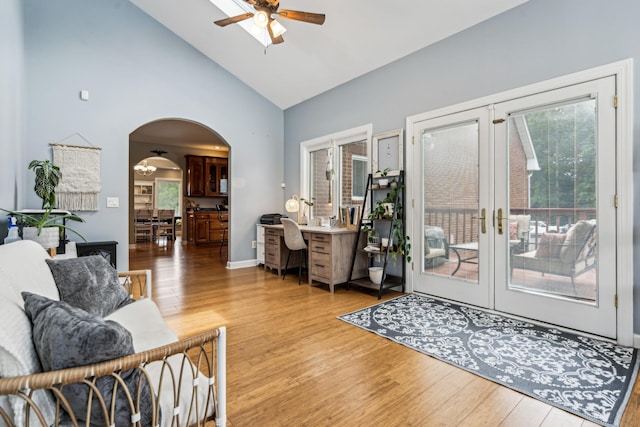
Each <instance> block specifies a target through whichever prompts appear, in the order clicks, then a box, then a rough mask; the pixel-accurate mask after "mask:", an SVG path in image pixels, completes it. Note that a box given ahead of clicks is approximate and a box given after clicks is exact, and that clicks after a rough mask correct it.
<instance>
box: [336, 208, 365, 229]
mask: <svg viewBox="0 0 640 427" xmlns="http://www.w3.org/2000/svg"><path fill="white" fill-rule="evenodd" d="M360 209H361V208H360V206H359V205H354V206H341V207H340V215H339V221H340V223H339V226H340V227H342V228H346V229H347V230H357V229H358V225H359V221H360Z"/></svg>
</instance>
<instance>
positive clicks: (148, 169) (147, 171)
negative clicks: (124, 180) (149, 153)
mask: <svg viewBox="0 0 640 427" xmlns="http://www.w3.org/2000/svg"><path fill="white" fill-rule="evenodd" d="M156 169H157V168H156V167H155V166H151V165H148V164H147V161H146V160H143V161H141V162H140V163H138V164H137V165H135V166H134V167H133V170H134V171H136V173H137V174H138V175H142V176H149V175H151V174H152V173H154V172H155V171H156Z"/></svg>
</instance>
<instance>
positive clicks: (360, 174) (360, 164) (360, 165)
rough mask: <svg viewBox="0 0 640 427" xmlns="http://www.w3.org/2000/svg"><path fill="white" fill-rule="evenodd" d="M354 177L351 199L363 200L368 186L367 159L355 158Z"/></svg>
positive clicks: (352, 163) (353, 164)
mask: <svg viewBox="0 0 640 427" xmlns="http://www.w3.org/2000/svg"><path fill="white" fill-rule="evenodd" d="M351 165H352V170H353V176H352V177H351V198H352V200H361V199H363V198H364V192H365V190H366V188H365V187H366V185H367V158H366V157H362V156H353V159H352V162H351Z"/></svg>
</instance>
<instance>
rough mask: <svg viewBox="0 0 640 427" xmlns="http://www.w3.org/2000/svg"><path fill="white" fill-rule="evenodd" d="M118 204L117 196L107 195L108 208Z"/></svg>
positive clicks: (115, 206)
mask: <svg viewBox="0 0 640 427" xmlns="http://www.w3.org/2000/svg"><path fill="white" fill-rule="evenodd" d="M119 206H120V198H118V197H107V207H108V208H117V207H119Z"/></svg>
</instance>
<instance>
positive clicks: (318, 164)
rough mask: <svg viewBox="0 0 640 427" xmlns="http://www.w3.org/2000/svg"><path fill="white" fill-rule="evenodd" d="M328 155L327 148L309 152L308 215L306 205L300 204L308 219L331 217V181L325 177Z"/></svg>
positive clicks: (328, 150)
mask: <svg viewBox="0 0 640 427" xmlns="http://www.w3.org/2000/svg"><path fill="white" fill-rule="evenodd" d="M329 154H330V149H329V148H325V149H323V150H318V151H312V152H311V162H310V165H311V171H310V172H311V176H310V180H309V181H310V182H311V189H310V190H311V192H310V197H311V198H312V200H313V207H312V208H311V212H310V213H309V208H308V207H307V205H305V204H304V203H303V204H302V206H303V208H304V209H306V215H307V216H308V217H309V218H314V217H318V216H326V217H328V216H331V215H332V210H333V209H332V207H333V204H332V200H331V180H330V177H329V176H328V175H327V165H328V164H329Z"/></svg>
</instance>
